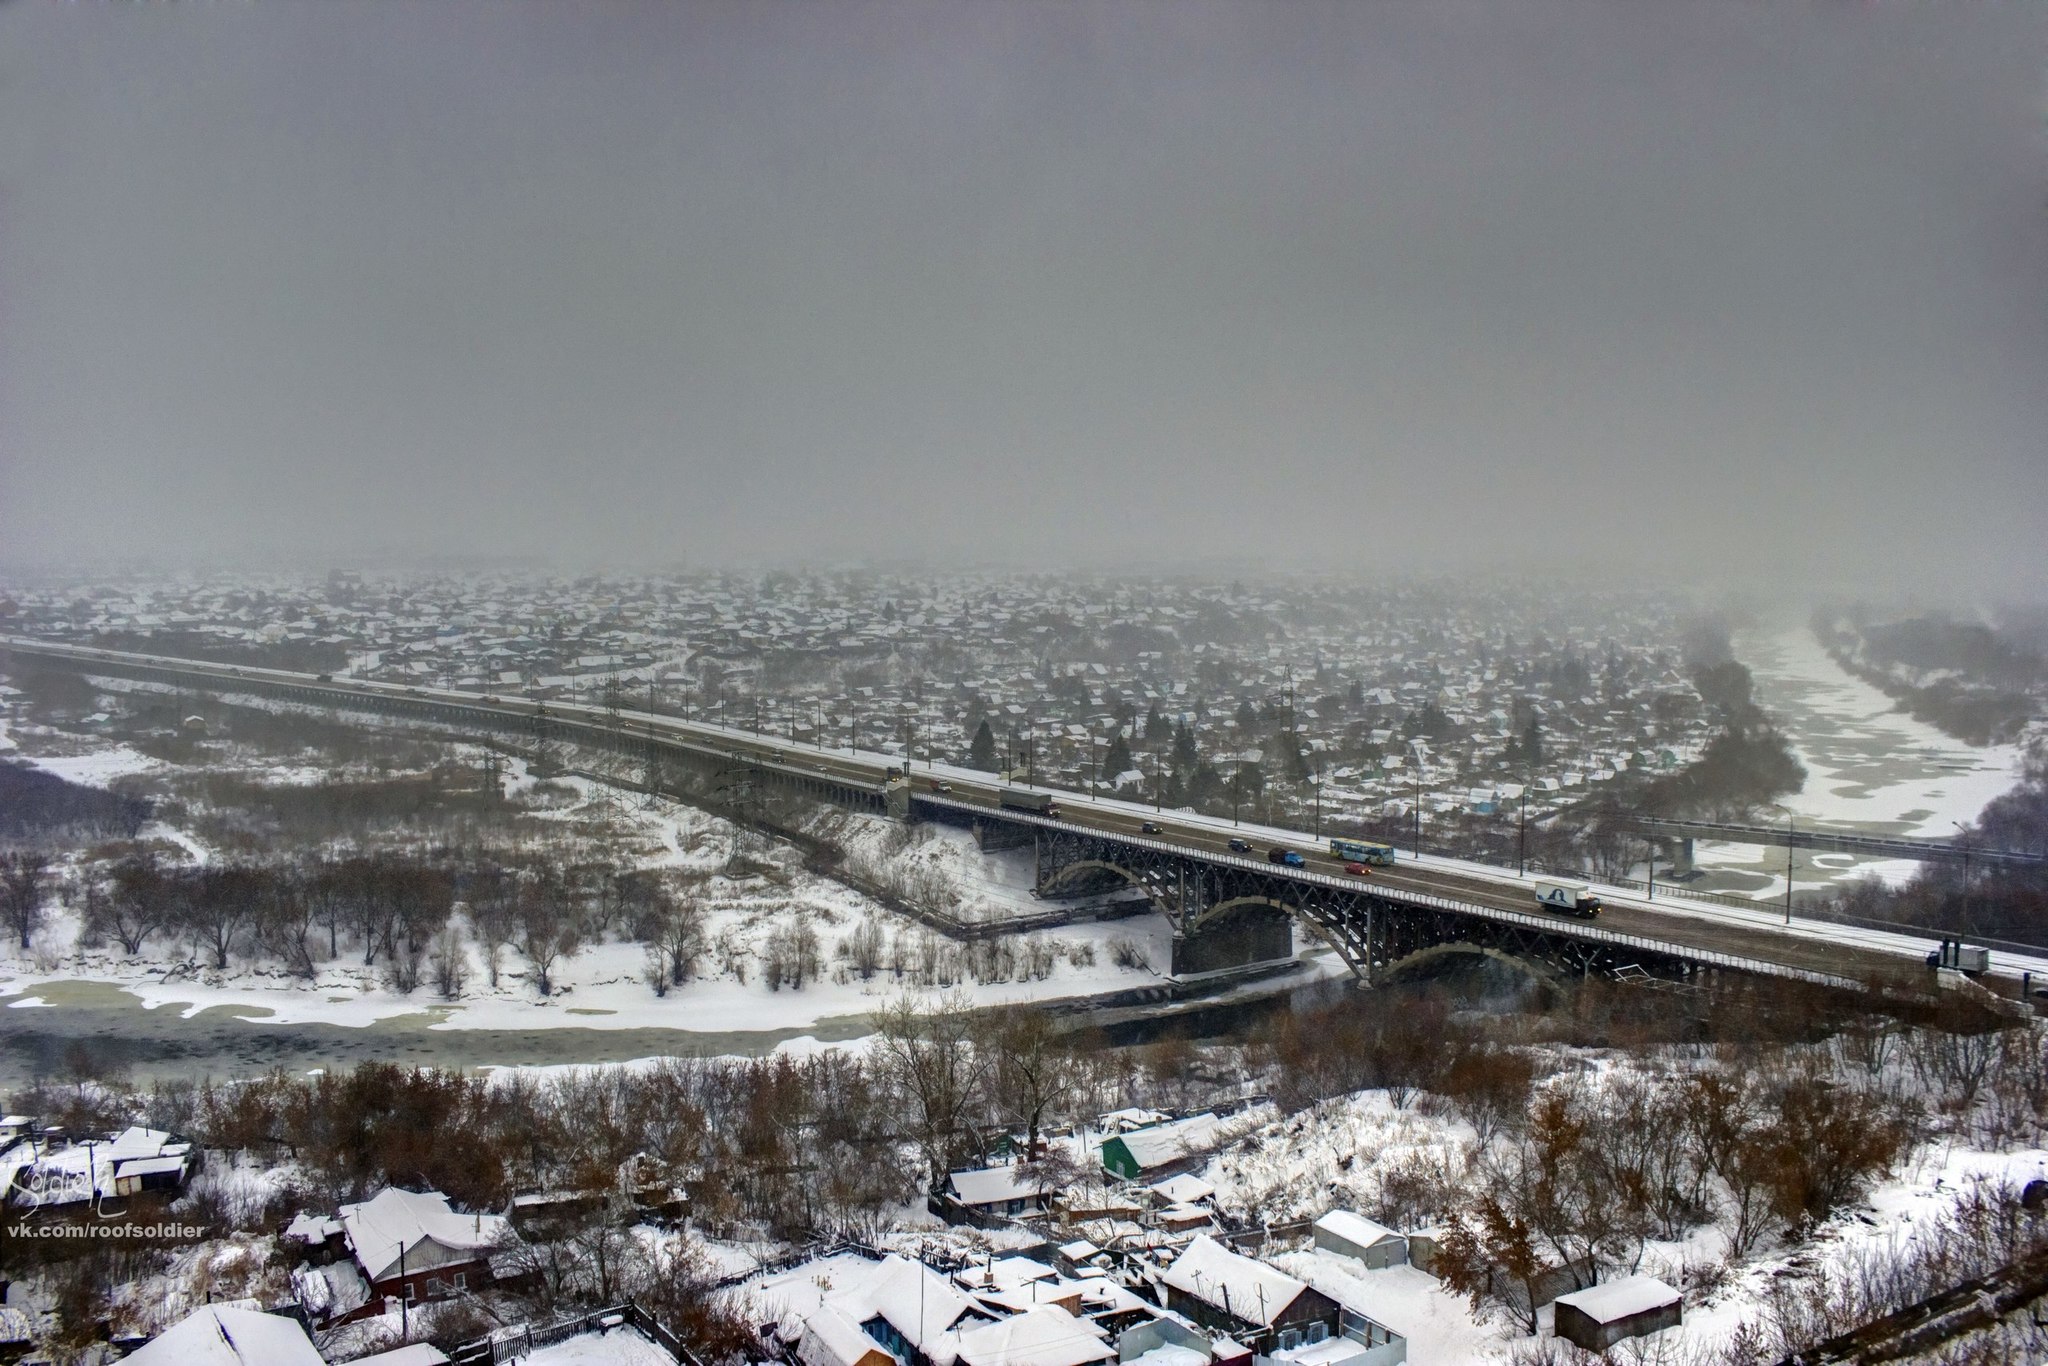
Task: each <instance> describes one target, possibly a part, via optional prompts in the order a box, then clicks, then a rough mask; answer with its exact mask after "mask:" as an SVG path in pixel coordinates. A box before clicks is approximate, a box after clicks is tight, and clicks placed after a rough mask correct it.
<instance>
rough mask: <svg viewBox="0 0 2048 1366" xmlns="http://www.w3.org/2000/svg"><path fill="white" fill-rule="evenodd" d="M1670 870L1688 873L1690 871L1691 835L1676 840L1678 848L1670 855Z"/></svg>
mask: <svg viewBox="0 0 2048 1366" xmlns="http://www.w3.org/2000/svg"><path fill="white" fill-rule="evenodd" d="M1671 871H1672V872H1674V873H1689V872H1691V871H1692V836H1691V835H1687V836H1685V837H1684V838H1683V839H1681V840H1679V841H1678V850H1677V852H1676V853H1674V854H1673V855H1672V856H1671Z"/></svg>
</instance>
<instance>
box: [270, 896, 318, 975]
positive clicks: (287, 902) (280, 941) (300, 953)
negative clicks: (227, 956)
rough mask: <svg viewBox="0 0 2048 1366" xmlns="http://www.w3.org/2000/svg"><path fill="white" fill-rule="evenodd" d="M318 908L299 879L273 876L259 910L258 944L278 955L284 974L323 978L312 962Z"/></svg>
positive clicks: (315, 964) (316, 965)
mask: <svg viewBox="0 0 2048 1366" xmlns="http://www.w3.org/2000/svg"><path fill="white" fill-rule="evenodd" d="M314 911H315V905H314V902H313V899H312V898H311V897H310V896H308V895H307V894H306V889H305V886H304V884H303V883H302V882H301V881H300V879H298V878H296V877H289V876H274V877H272V878H271V879H270V885H269V886H268V887H267V888H266V889H265V894H264V895H263V897H262V898H261V899H260V901H259V902H258V904H257V908H256V942H257V943H258V944H260V945H262V946H263V949H264V951H265V952H266V953H270V954H273V955H275V956H276V957H277V958H278V959H280V960H281V961H282V962H283V963H284V966H285V971H286V972H289V973H291V974H292V975H293V976H294V977H303V978H305V979H306V980H307V981H309V982H310V981H311V980H313V978H315V977H317V976H319V975H320V967H319V964H317V963H315V962H314V961H313V918H314Z"/></svg>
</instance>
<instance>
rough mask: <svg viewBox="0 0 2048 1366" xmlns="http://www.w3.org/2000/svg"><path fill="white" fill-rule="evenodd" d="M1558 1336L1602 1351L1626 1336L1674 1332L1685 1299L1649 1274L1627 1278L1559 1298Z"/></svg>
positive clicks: (1591, 1350) (1590, 1350)
mask: <svg viewBox="0 0 2048 1366" xmlns="http://www.w3.org/2000/svg"><path fill="white" fill-rule="evenodd" d="M1554 1312H1555V1314H1556V1320H1555V1322H1556V1328H1557V1335H1558V1336H1559V1337H1561V1338H1563V1339H1564V1340H1565V1341H1567V1342H1570V1343H1573V1344H1574V1345H1576V1346H1579V1347H1583V1348H1585V1349H1586V1350H1587V1351H1589V1352H1604V1351H1606V1350H1607V1349H1608V1348H1609V1347H1612V1346H1613V1345H1614V1344H1615V1343H1617V1342H1620V1341H1622V1340H1623V1339H1625V1338H1638V1337H1643V1336H1645V1335H1647V1334H1650V1333H1655V1332H1660V1331H1662V1330H1663V1329H1666V1328H1676V1327H1677V1326H1678V1325H1679V1323H1680V1322H1682V1321H1683V1320H1684V1317H1685V1297H1684V1296H1682V1295H1680V1294H1679V1293H1678V1292H1677V1291H1676V1290H1673V1289H1672V1288H1671V1287H1670V1286H1668V1285H1666V1284H1664V1282H1662V1281H1660V1280H1658V1279H1657V1278H1656V1277H1654V1276H1627V1277H1624V1278H1623V1279H1621V1280H1618V1281H1608V1282H1606V1283H1604V1284H1602V1285H1596V1286H1592V1287H1590V1288H1589V1289H1586V1290H1576V1291H1573V1292H1572V1293H1571V1294H1569V1295H1559V1296H1558V1297H1557V1305H1556V1309H1555V1311H1554Z"/></svg>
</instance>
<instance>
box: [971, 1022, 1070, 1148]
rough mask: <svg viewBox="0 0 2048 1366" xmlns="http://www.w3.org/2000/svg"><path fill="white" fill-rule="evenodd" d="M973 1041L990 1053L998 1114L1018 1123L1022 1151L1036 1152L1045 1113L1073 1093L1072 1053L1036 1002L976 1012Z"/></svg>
mask: <svg viewBox="0 0 2048 1366" xmlns="http://www.w3.org/2000/svg"><path fill="white" fill-rule="evenodd" d="M975 1037H976V1044H977V1046H978V1047H979V1048H980V1049H981V1050H982V1051H983V1052H985V1053H987V1054H988V1055H989V1057H990V1058H992V1059H993V1065H992V1066H991V1067H990V1069H989V1071H988V1079H989V1089H990V1090H991V1092H992V1093H993V1096H994V1099H995V1103H996V1109H997V1112H998V1113H999V1114H1001V1115H1002V1116H1003V1118H1004V1119H1005V1120H1006V1121H1008V1122H1009V1123H1012V1124H1017V1125H1021V1126H1022V1127H1023V1129H1024V1151H1025V1154H1026V1155H1027V1156H1031V1157H1035V1156H1037V1155H1038V1134H1039V1130H1040V1129H1041V1128H1042V1127H1043V1126H1044V1123H1045V1119H1046V1116H1047V1115H1048V1114H1049V1113H1050V1112H1052V1111H1053V1109H1054V1108H1055V1107H1056V1106H1059V1105H1061V1104H1063V1103H1064V1102H1065V1101H1066V1100H1067V1099H1068V1097H1070V1096H1071V1095H1073V1093H1074V1059H1073V1054H1072V1052H1071V1051H1070V1050H1069V1049H1068V1047H1067V1043H1066V1039H1065V1037H1064V1036H1063V1035H1062V1034H1060V1032H1059V1031H1058V1030H1057V1029H1056V1028H1054V1026H1053V1019H1052V1016H1051V1015H1050V1014H1049V1013H1048V1012H1047V1011H1045V1010H1044V1009H1043V1008H1042V1007H1038V1006H1031V1005H1017V1006H1009V1007H1006V1008H1004V1009H1002V1010H998V1011H992V1012H990V1013H989V1014H987V1015H986V1016H983V1017H981V1019H980V1021H979V1022H978V1027H977V1028H976V1031H975Z"/></svg>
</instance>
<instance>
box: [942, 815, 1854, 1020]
mask: <svg viewBox="0 0 2048 1366" xmlns="http://www.w3.org/2000/svg"><path fill="white" fill-rule="evenodd" d="M913 800H915V801H918V802H926V803H930V804H931V805H934V806H944V807H949V808H952V809H954V810H959V811H971V812H974V813H976V814H978V815H983V816H991V815H992V816H996V817H998V818H999V819H1002V820H1007V821H1018V822H1021V823H1023V824H1027V825H1037V826H1043V827H1044V828H1046V829H1048V830H1061V831H1065V832H1067V833H1069V834H1073V833H1080V834H1085V835H1088V836H1091V837H1093V838H1096V839H1102V840H1108V841H1111V842H1113V843H1117V844H1124V845H1129V846H1132V847H1134V848H1140V849H1149V850H1152V851H1153V852H1155V853H1160V854H1166V855H1170V856H1172V857H1175V858H1190V859H1196V860H1199V861H1201V862H1204V863H1211V864H1215V865H1218V866H1220V867H1234V868H1242V869H1244V870H1246V871H1248V872H1256V873H1263V874H1265V875H1267V876H1270V877H1281V878H1286V879H1288V880H1289V881H1292V882H1301V883H1307V884H1309V885H1310V886H1317V887H1327V888H1329V889H1331V890H1333V891H1339V892H1344V893H1347V894H1350V895H1354V896H1370V897H1374V898H1376V899H1378V900H1381V901H1396V902H1402V903H1405V904H1407V905H1411V906H1417V907H1423V908H1426V909H1429V910H1433V911H1447V912H1450V913H1451V914H1454V915H1467V916H1478V917H1481V918H1483V919H1487V920H1494V921H1498V922H1501V923H1504V924H1510V925H1519V926H1522V927H1524V928H1529V929H1536V930H1541V931H1543V932H1545V933H1548V934H1561V935H1566V936H1569V937H1572V938H1576V939H1585V940H1590V941H1593V942H1596V943H1603V944H1613V945H1617V946H1621V947H1626V948H1634V949H1641V950H1643V951H1644V952H1647V953H1656V954H1661V955H1664V956H1666V957H1673V958H1684V959H1687V960H1689V961H1692V962H1696V963H1703V964H1707V965H1709V966H1712V967H1721V968H1728V969H1731V970H1734V971H1738V972H1749V973H1756V974H1759V975H1762V976H1767V977H1785V978H1791V979H1793V980H1796V981H1802V982H1811V983H1814V984H1815V985H1818V986H1828V987H1840V988H1846V989H1855V988H1857V987H1860V986H1861V985H1862V984H1861V983H1860V982H1858V981H1857V980H1856V979H1854V978H1851V977H1843V976H1839V975H1837V974H1835V973H1828V972H1815V971H1813V970H1812V969H1809V968H1798V967H1792V966H1790V965H1788V964H1784V963H1775V962H1772V961H1770V960H1769V959H1764V958H1749V957H1745V956H1743V955H1740V954H1732V953H1722V952H1720V951H1719V950H1716V949H1701V948H1694V947H1692V946H1690V945H1686V944H1676V943H1673V942H1671V941H1669V940H1662V939H1654V938H1650V937H1648V936H1645V935H1637V934H1627V933H1624V932H1622V931H1619V930H1610V929H1605V928H1603V927H1601V926H1598V925H1590V924H1586V923H1584V922H1574V921H1566V920H1560V919H1557V918H1555V917H1552V916H1546V915H1537V914H1535V913H1533V912H1524V911H1510V910H1506V909H1504V908H1501V907H1497V906H1485V905H1481V904H1480V903H1478V902H1473V901H1459V900H1456V899H1454V898H1451V897H1445V896H1437V895H1436V894H1434V893H1432V892H1417V891H1412V890H1410V889H1409V888H1406V887H1389V886H1387V885H1386V884H1384V883H1373V884H1370V885H1361V884H1360V883H1358V882H1357V881H1355V880H1353V879H1350V878H1342V877H1335V876H1332V875H1331V874H1329V873H1318V872H1314V871H1312V870H1310V869H1306V868H1290V867H1288V866H1287V865H1286V864H1284V863H1273V862H1270V861H1268V860H1265V859H1255V858H1246V857H1245V856H1244V855H1242V854H1228V853H1223V854H1219V853H1213V852H1211V851H1208V850H1202V849H1190V848H1189V847H1188V846H1186V845H1184V844H1173V843H1170V842H1168V841H1166V840H1158V839H1152V838H1149V837H1147V836H1144V835H1126V834H1122V833H1120V832H1117V831H1106V830H1096V829H1093V828H1091V827H1087V826H1077V825H1073V824H1071V823H1069V822H1066V821H1062V820H1058V819H1056V818H1052V817H1046V816H1040V815H1036V814H1034V813H1032V812H1029V811H1017V810H1013V809H1010V808H1007V807H1003V808H991V807H986V806H980V805H977V804H976V803H973V802H963V801H958V800H956V799H953V798H950V797H943V796H938V795H936V794H932V793H925V792H920V793H917V794H916V795H915V797H914V798H913Z"/></svg>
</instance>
